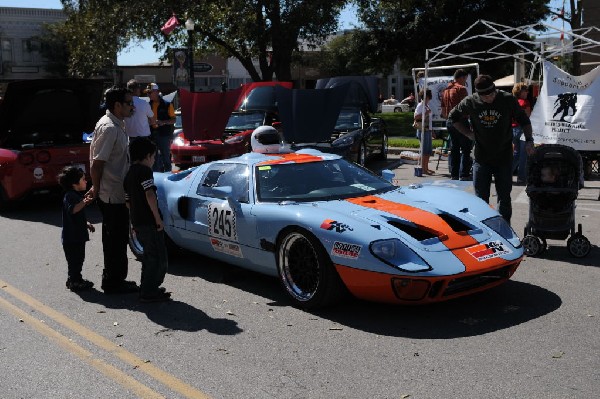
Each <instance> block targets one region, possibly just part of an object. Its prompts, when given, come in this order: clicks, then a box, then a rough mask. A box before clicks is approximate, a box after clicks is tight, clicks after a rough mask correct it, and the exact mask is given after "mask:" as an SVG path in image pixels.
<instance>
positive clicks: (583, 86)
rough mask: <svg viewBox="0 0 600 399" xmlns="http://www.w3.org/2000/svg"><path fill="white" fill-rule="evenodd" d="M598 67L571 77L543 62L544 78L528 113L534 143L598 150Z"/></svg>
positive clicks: (599, 122)
mask: <svg viewBox="0 0 600 399" xmlns="http://www.w3.org/2000/svg"><path fill="white" fill-rule="evenodd" d="M599 74H600V67H596V68H594V69H593V70H592V71H590V72H588V73H586V74H585V75H582V76H571V75H569V74H568V73H566V72H564V71H562V70H561V69H559V68H557V67H556V66H554V65H553V64H552V63H551V62H548V61H545V62H544V80H543V85H542V89H541V91H540V95H539V97H538V99H537V102H536V104H535V107H534V108H533V112H532V113H531V126H532V128H533V137H534V140H535V142H536V143H538V144H563V145H566V146H569V147H573V148H574V149H576V150H578V151H598V150H600V108H598V107H597V106H596V101H600V79H596V78H597V77H598V75H599Z"/></svg>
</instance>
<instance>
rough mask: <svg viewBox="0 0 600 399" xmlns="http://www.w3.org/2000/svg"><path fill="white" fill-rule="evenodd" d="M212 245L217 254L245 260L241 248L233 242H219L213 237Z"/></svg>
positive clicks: (211, 239)
mask: <svg viewBox="0 0 600 399" xmlns="http://www.w3.org/2000/svg"><path fill="white" fill-rule="evenodd" d="M210 245H212V247H213V249H214V250H215V251H217V252H222V253H224V254H227V255H232V256H235V257H238V258H243V257H244V256H243V255H242V248H240V245H239V244H235V243H233V242H226V241H223V240H219V239H218V238H214V237H211V238H210Z"/></svg>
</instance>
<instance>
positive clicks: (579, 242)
mask: <svg viewBox="0 0 600 399" xmlns="http://www.w3.org/2000/svg"><path fill="white" fill-rule="evenodd" d="M567 249H568V250H569V253H570V254H571V255H572V256H574V257H576V258H583V257H585V256H587V255H588V254H589V253H590V250H591V249H592V244H590V240H588V239H587V238H586V237H585V236H583V235H582V234H579V233H577V234H575V235H573V236H571V237H570V238H569V239H568V240H567Z"/></svg>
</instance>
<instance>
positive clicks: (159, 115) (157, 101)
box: [147, 83, 176, 172]
mask: <svg viewBox="0 0 600 399" xmlns="http://www.w3.org/2000/svg"><path fill="white" fill-rule="evenodd" d="M147 92H148V96H149V97H150V107H151V108H152V111H153V112H154V117H155V118H156V124H155V125H152V126H150V130H151V136H152V140H154V142H155V143H156V147H157V148H158V154H157V156H156V162H154V167H153V169H154V171H155V172H170V171H171V141H172V140H173V131H174V130H175V127H174V126H173V125H175V120H176V119H175V110H174V109H173V104H171V103H168V102H166V101H165V100H163V98H162V97H161V95H160V91H159V89H158V85H157V84H156V83H150V84H149V85H148V90H147Z"/></svg>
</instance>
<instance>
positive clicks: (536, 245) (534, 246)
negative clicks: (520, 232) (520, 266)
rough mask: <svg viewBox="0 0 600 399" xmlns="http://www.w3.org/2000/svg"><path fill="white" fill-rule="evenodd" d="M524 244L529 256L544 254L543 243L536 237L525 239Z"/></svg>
mask: <svg viewBox="0 0 600 399" xmlns="http://www.w3.org/2000/svg"><path fill="white" fill-rule="evenodd" d="M522 244H523V249H524V250H525V255H527V256H537V255H539V254H540V253H541V252H542V241H541V240H540V239H539V238H537V237H536V236H534V235H531V234H529V235H526V236H525V237H523V241H522Z"/></svg>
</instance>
